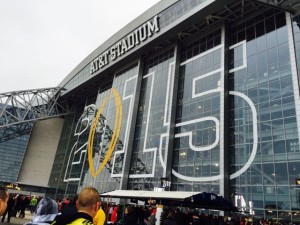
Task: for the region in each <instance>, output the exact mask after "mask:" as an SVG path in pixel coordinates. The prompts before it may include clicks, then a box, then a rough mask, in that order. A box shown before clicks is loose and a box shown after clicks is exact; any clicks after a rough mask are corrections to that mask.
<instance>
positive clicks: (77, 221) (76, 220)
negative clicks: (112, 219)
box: [51, 212, 94, 225]
mask: <svg viewBox="0 0 300 225" xmlns="http://www.w3.org/2000/svg"><path fill="white" fill-rule="evenodd" d="M67 224H68V225H94V223H93V218H92V217H91V216H90V215H88V214H86V213H83V212H77V213H75V214H73V215H63V214H61V215H58V216H56V217H55V219H54V220H53V221H52V223H51V225H67Z"/></svg>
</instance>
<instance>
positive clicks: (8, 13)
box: [0, 0, 159, 93]
mask: <svg viewBox="0 0 300 225" xmlns="http://www.w3.org/2000/svg"><path fill="white" fill-rule="evenodd" d="M158 1H159V0H126V1H122V0H109V1H100V0H51V1H46V0H9V1H2V2H1V3H2V4H1V7H0V33H1V35H0V78H1V82H0V93H3V92H9V91H16V90H27V89H35V88H44V87H54V86H57V85H58V84H59V82H60V81H62V80H63V78H64V77H65V76H67V74H68V73H69V72H70V71H71V70H72V69H73V68H74V67H76V66H77V65H78V64H79V63H80V62H81V61H82V60H83V59H84V58H85V57H86V56H87V55H88V54H89V53H91V52H92V51H93V50H94V49H96V48H97V47H98V46H99V45H100V44H101V43H103V42H104V41H105V40H107V39H108V38H109V37H110V36H112V35H113V34H114V33H115V32H117V31H118V30H119V29H121V28H122V27H123V26H125V25H126V24H127V23H129V22H130V21H131V20H133V19H134V18H136V17H137V16H138V15H140V14H142V13H143V12H144V11H146V10H147V9H148V8H150V7H151V6H152V5H154V4H155V3H157V2H158Z"/></svg>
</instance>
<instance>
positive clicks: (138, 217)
mask: <svg viewBox="0 0 300 225" xmlns="http://www.w3.org/2000/svg"><path fill="white" fill-rule="evenodd" d="M26 208H28V209H30V212H31V213H32V214H33V217H32V221H30V222H28V223H26V224H25V225H67V224H70V225H107V224H113V225H155V224H156V222H157V216H156V213H157V209H156V208H155V206H135V205H127V206H124V205H123V206H121V205H115V204H111V203H102V205H101V201H100V197H99V193H98V191H97V190H96V189H95V188H93V187H86V188H84V189H82V190H81V192H80V193H79V194H78V195H76V196H74V197H73V198H71V199H69V198H65V199H64V200H63V201H61V202H60V201H55V200H53V199H51V198H49V197H36V196H23V195H12V194H11V195H9V194H8V191H7V189H6V188H3V187H1V186H0V217H1V216H2V220H1V221H2V223H3V222H4V221H5V218H6V216H7V223H10V218H11V217H21V218H22V217H24V216H25V210H26ZM159 224H160V225H250V224H251V225H256V224H257V225H273V224H275V223H273V222H272V221H267V220H256V221H254V220H253V221H252V220H251V219H250V218H248V217H239V216H236V217H228V216H213V215H207V214H203V213H201V214H199V212H198V211H190V210H187V211H185V212H182V211H181V210H180V209H179V208H177V209H174V208H169V209H168V208H164V210H163V212H162V214H161V215H160V216H159ZM276 224H282V223H276Z"/></svg>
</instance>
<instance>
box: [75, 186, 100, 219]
mask: <svg viewBox="0 0 300 225" xmlns="http://www.w3.org/2000/svg"><path fill="white" fill-rule="evenodd" d="M99 206H100V196H99V192H98V191H97V190H96V189H95V188H93V187H86V188H84V189H82V190H81V192H80V193H79V195H78V200H77V209H78V212H85V213H87V214H89V215H90V216H91V217H94V216H95V215H96V213H97V211H98V209H99Z"/></svg>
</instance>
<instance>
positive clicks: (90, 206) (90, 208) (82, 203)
mask: <svg viewBox="0 0 300 225" xmlns="http://www.w3.org/2000/svg"><path fill="white" fill-rule="evenodd" d="M76 206H77V209H78V211H77V212H76V213H74V214H72V215H64V214H61V215H58V216H56V217H55V219H54V220H53V222H52V223H51V225H67V224H68V225H94V221H93V217H94V216H95V215H96V213H97V211H98V210H99V207H100V197H99V192H98V191H97V190H96V189H95V188H93V187H86V188H84V189H82V190H81V192H80V193H79V196H78V200H77V202H76Z"/></svg>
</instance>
